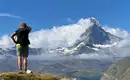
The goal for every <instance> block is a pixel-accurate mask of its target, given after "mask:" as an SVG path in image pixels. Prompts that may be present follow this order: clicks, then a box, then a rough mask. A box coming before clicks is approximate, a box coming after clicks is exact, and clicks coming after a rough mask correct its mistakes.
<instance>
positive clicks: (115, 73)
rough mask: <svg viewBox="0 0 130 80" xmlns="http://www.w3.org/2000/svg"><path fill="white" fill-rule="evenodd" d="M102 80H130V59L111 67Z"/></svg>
mask: <svg viewBox="0 0 130 80" xmlns="http://www.w3.org/2000/svg"><path fill="white" fill-rule="evenodd" d="M100 80H130V57H127V58H124V59H123V60H120V61H119V62H117V63H116V64H113V65H111V66H110V68H109V69H108V70H107V72H105V73H104V74H103V76H102V78H101V79H100Z"/></svg>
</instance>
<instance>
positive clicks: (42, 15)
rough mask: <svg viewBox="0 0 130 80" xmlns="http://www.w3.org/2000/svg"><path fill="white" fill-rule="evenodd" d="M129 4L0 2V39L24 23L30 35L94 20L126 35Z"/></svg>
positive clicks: (109, 0) (113, 0) (103, 0)
mask: <svg viewBox="0 0 130 80" xmlns="http://www.w3.org/2000/svg"><path fill="white" fill-rule="evenodd" d="M129 4H130V1H129V0H0V28H1V29H0V36H1V35H3V34H9V35H10V34H11V33H12V32H13V31H15V29H17V28H18V27H19V22H21V21H25V22H26V23H28V24H29V25H30V26H31V27H32V28H33V31H37V30H40V29H42V28H43V29H48V28H52V27H53V26H60V25H66V24H71V23H73V22H76V21H78V20H79V19H80V18H88V17H95V18H97V20H99V21H100V22H101V24H103V25H108V26H110V27H119V28H121V29H125V30H128V31H130V5H129Z"/></svg>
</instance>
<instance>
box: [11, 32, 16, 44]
mask: <svg viewBox="0 0 130 80" xmlns="http://www.w3.org/2000/svg"><path fill="white" fill-rule="evenodd" d="M15 35H16V32H14V33H13V34H12V35H11V39H12V40H13V42H14V43H16V41H15V39H14V36H15Z"/></svg>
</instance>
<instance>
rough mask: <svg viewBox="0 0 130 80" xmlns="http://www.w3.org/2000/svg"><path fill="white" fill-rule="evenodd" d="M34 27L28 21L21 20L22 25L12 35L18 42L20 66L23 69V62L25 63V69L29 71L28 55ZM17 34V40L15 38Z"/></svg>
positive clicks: (14, 40)
mask: <svg viewBox="0 0 130 80" xmlns="http://www.w3.org/2000/svg"><path fill="white" fill-rule="evenodd" d="M31 30H32V28H31V27H29V26H27V24H26V23H24V22H21V23H20V27H19V28H18V29H17V30H16V31H15V32H14V33H13V34H12V35H11V39H12V40H13V42H14V43H15V44H16V54H17V56H18V68H19V71H22V64H24V71H27V57H28V53H29V44H30V41H29V33H30V32H31ZM15 36H17V40H16V39H15Z"/></svg>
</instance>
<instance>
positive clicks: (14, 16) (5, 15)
mask: <svg viewBox="0 0 130 80" xmlns="http://www.w3.org/2000/svg"><path fill="white" fill-rule="evenodd" d="M0 17H11V18H19V19H23V18H22V17H21V16H16V15H11V14H8V13H0Z"/></svg>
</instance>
